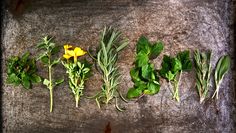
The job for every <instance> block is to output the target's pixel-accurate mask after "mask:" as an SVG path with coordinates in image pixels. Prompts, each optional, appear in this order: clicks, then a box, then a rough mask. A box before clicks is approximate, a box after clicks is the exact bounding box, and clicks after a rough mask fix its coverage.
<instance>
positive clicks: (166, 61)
mask: <svg viewBox="0 0 236 133" xmlns="http://www.w3.org/2000/svg"><path fill="white" fill-rule="evenodd" d="M161 66H162V68H161V69H160V70H159V73H160V75H161V76H162V77H163V78H166V79H167V80H168V82H172V83H173V86H174V90H173V92H172V95H173V98H174V99H176V100H177V101H179V87H178V86H179V81H180V79H181V75H182V72H183V71H188V70H191V68H192V63H191V60H190V52H189V51H183V52H180V53H178V54H177V56H176V57H170V56H167V55H164V58H163V62H162V64H161ZM178 75H179V79H177V76H178Z"/></svg>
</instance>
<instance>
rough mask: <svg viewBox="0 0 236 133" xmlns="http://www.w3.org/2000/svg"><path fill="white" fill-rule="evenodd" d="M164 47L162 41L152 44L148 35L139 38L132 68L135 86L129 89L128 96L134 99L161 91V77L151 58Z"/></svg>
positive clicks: (131, 73)
mask: <svg viewBox="0 0 236 133" xmlns="http://www.w3.org/2000/svg"><path fill="white" fill-rule="evenodd" d="M163 47H164V46H163V44H162V42H156V43H154V44H151V43H150V42H149V40H148V39H147V38H146V37H144V36H141V37H140V38H139V40H138V43H137V46H136V54H137V55H136V58H135V67H134V68H132V69H131V70H130V75H131V78H132V81H133V82H134V86H133V87H132V88H130V89H129V91H128V93H127V98H129V99H132V98H136V97H139V96H143V95H145V94H146V95H154V94H156V93H158V92H159V90H160V84H159V77H158V75H157V71H156V70H155V69H154V65H153V64H152V63H150V59H155V58H156V57H157V56H158V55H159V54H160V53H161V51H162V50H163Z"/></svg>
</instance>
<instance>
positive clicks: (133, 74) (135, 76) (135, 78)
mask: <svg viewBox="0 0 236 133" xmlns="http://www.w3.org/2000/svg"><path fill="white" fill-rule="evenodd" d="M130 76H131V78H132V80H133V82H139V81H140V78H139V70H138V69H136V68H132V69H131V70H130Z"/></svg>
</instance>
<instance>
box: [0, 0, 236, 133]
mask: <svg viewBox="0 0 236 133" xmlns="http://www.w3.org/2000/svg"><path fill="white" fill-rule="evenodd" d="M13 1H14V0H13ZM22 2H23V3H22ZM27 2H30V3H27ZM9 3H11V2H7V3H6V4H7V9H6V10H5V16H4V19H3V26H4V27H3V29H2V30H3V31H2V33H3V35H2V37H3V38H2V44H3V45H2V48H3V64H5V63H6V59H7V58H8V57H9V56H12V55H18V54H22V53H23V52H24V51H27V50H29V51H30V52H31V53H32V54H33V55H37V51H36V49H35V46H36V44H37V42H39V41H40V39H41V38H42V37H43V36H45V35H51V36H55V41H56V42H57V44H58V45H60V46H63V44H65V43H70V44H74V45H77V46H81V47H82V48H84V49H86V48H87V47H88V46H97V45H98V41H99V33H100V32H101V30H102V29H103V28H104V26H114V27H116V28H117V29H120V30H121V31H122V32H123V34H124V36H126V37H127V38H128V39H129V40H130V44H129V46H128V47H127V48H126V49H125V50H124V51H122V52H121V53H120V56H119V66H120V73H121V74H122V81H121V84H120V90H121V92H122V93H124V94H126V92H127V90H128V88H129V87H132V85H133V84H132V82H131V78H130V76H129V70H130V68H132V67H133V64H132V62H133V61H134V57H135V44H136V41H137V39H138V38H139V37H140V35H142V34H143V35H146V36H147V37H148V38H150V39H151V40H152V41H155V40H158V39H159V40H163V42H164V43H165V50H164V52H163V53H162V54H161V55H160V56H159V57H158V58H157V59H155V60H154V61H153V62H154V63H155V66H156V68H160V63H161V61H162V57H163V55H164V54H168V55H175V54H176V53H177V52H179V51H181V50H185V49H190V50H191V51H193V50H195V49H200V50H212V51H213V59H212V63H213V64H215V63H216V61H217V60H218V59H219V57H220V56H221V55H223V54H229V55H230V56H231V57H232V60H235V57H234V56H233V53H234V52H235V51H234V48H235V45H234V44H233V36H232V35H233V31H232V29H233V28H232V24H233V17H232V16H233V7H235V2H233V1H232V0H201V1H199V0H146V1H143V0H106V1H101V0H80V1H79V0H65V1H63V0H51V1H49V0H37V1H36V0H35V1H25V0H21V3H20V2H19V3H20V4H19V3H18V4H17V3H15V4H14V2H13V3H12V4H9ZM62 54H63V51H61V53H60V55H62ZM233 66H234V64H232V68H233ZM2 67H3V68H2V69H3V77H2V79H3V82H4V81H5V80H6V68H5V66H4V65H3V66H2ZM38 67H39V68H40V71H39V73H40V75H42V76H43V77H44V76H46V75H47V71H44V70H42V67H43V66H42V65H40V64H38ZM54 74H55V76H56V77H62V76H63V77H64V78H65V79H66V74H65V70H64V68H63V67H62V66H61V65H59V66H57V67H56V69H55V70H54ZM194 77H195V73H194V70H192V71H191V72H190V73H184V74H183V80H182V81H181V86H180V95H181V102H180V103H177V102H175V101H173V100H172V99H171V94H170V92H169V90H168V89H167V87H168V85H167V83H166V82H165V81H164V80H161V83H162V87H161V90H160V93H159V94H157V95H155V96H145V97H143V98H142V99H140V100H139V101H138V102H129V103H128V104H124V103H122V102H120V104H121V105H122V106H124V107H126V111H124V112H117V111H116V109H115V108H114V105H109V106H107V107H105V106H103V107H102V109H98V107H97V105H96V103H95V101H94V100H89V99H85V98H82V99H81V102H80V106H79V108H75V102H74V99H73V96H72V95H71V94H70V91H69V89H68V85H67V79H66V82H65V83H63V85H61V86H60V87H57V88H55V91H54V102H55V106H54V111H53V113H49V91H48V90H47V89H46V88H45V86H43V85H34V86H33V89H32V90H28V91H27V90H23V89H22V87H13V86H12V85H7V84H5V83H4V84H3V87H2V89H3V98H2V102H3V112H2V115H3V118H4V123H3V124H4V132H7V133H12V132H17V133H32V132H39V133H47V132H50V133H54V132H55V133H60V132H68V133H73V132H81V133H99V132H104V131H105V128H106V127H108V128H109V126H107V125H108V123H110V128H111V132H112V133H126V132H127V133H154V132H162V133H165V132H166V133H167V132H168V133H169V132H205V133H211V132H235V131H236V130H235V121H236V119H235V114H233V113H234V110H235V104H234V101H235V97H234V94H235V93H234V90H235V89H236V88H235V73H234V71H233V69H231V70H230V71H229V74H227V75H226V77H225V79H224V81H223V83H222V86H221V89H220V99H219V100H218V101H215V100H212V99H208V100H207V101H206V102H205V103H204V104H202V105H200V104H199V98H198V95H197V91H196V88H195V84H194V83H195V80H194ZM100 85H101V76H100V75H99V74H98V73H97V72H96V70H94V75H93V76H92V77H91V78H90V80H89V81H88V82H87V83H86V89H85V95H87V96H88V95H90V96H91V95H93V94H95V93H96V92H97V90H99V89H100ZM213 89H214V84H213V82H212V87H211V89H210V93H209V94H210V95H212V94H213Z"/></svg>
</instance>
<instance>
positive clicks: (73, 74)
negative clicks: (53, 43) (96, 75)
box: [62, 44, 91, 107]
mask: <svg viewBox="0 0 236 133" xmlns="http://www.w3.org/2000/svg"><path fill="white" fill-rule="evenodd" d="M71 48H72V46H71V45H68V44H67V45H64V50H65V54H64V55H63V57H64V58H65V59H66V61H62V64H63V65H64V67H65V68H66V73H67V74H68V78H69V87H70V89H71V91H72V93H73V94H74V97H75V106H76V107H78V105H79V100H80V97H81V96H82V95H83V90H84V87H85V85H84V83H85V81H86V80H87V79H88V77H89V72H90V71H91V65H90V64H89V63H88V62H87V61H86V60H84V61H79V60H78V59H77V58H78V57H80V56H83V55H84V54H86V52H85V51H83V50H82V49H81V48H79V47H76V48H74V50H72V49H71ZM71 57H72V58H73V60H71Z"/></svg>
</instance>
